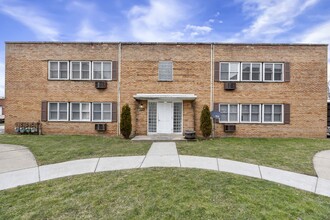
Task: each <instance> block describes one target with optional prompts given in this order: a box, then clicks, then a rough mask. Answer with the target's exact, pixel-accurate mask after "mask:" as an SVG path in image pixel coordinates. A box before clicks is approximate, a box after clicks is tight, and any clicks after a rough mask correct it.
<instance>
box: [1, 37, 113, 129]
mask: <svg viewBox="0 0 330 220" xmlns="http://www.w3.org/2000/svg"><path fill="white" fill-rule="evenodd" d="M48 60H70V61H72V60H78V61H83V60H87V61H93V60H118V45H117V44H101V43H100V44H98V43H93V44H61V43H58V44H52V43H51V44H45V43H31V44H7V45H6V101H7V105H8V108H7V116H6V128H5V129H6V133H13V132H14V125H15V122H35V121H38V120H40V119H41V118H40V115H41V101H42V100H46V101H63V102H74V101H77V102H113V101H117V81H110V82H108V88H107V89H106V90H104V91H101V90H97V89H96V88H95V84H94V82H93V81H54V80H51V81H49V80H48ZM42 128H43V133H45V134H54V133H55V134H97V132H96V131H95V129H94V123H90V122H43V123H42ZM107 133H108V134H111V135H116V134H117V123H108V131H107Z"/></svg>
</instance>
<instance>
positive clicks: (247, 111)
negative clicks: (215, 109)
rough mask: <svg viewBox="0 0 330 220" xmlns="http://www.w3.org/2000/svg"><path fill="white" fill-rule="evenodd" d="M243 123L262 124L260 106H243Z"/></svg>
mask: <svg viewBox="0 0 330 220" xmlns="http://www.w3.org/2000/svg"><path fill="white" fill-rule="evenodd" d="M240 109H241V122H243V123H249V122H252V123H259V122H261V105H260V104H241V108H240Z"/></svg>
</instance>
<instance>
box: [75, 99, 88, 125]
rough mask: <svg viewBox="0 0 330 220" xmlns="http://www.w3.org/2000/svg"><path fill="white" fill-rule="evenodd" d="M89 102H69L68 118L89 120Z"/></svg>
mask: <svg viewBox="0 0 330 220" xmlns="http://www.w3.org/2000/svg"><path fill="white" fill-rule="evenodd" d="M90 105H91V104H90V103H77V102H72V103H71V106H70V107H71V108H70V110H71V112H70V113H71V114H70V120H71V121H90V120H91V116H90V115H91V112H90V109H91V107H90Z"/></svg>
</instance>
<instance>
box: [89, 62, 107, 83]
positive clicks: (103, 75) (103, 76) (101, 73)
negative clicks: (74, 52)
mask: <svg viewBox="0 0 330 220" xmlns="http://www.w3.org/2000/svg"><path fill="white" fill-rule="evenodd" d="M111 72H112V63H111V62H109V61H93V79H96V80H111Z"/></svg>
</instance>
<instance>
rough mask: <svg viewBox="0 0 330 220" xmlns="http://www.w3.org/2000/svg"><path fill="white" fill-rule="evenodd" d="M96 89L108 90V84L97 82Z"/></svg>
mask: <svg viewBox="0 0 330 220" xmlns="http://www.w3.org/2000/svg"><path fill="white" fill-rule="evenodd" d="M95 88H97V89H106V88H107V82H106V81H97V82H95Z"/></svg>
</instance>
